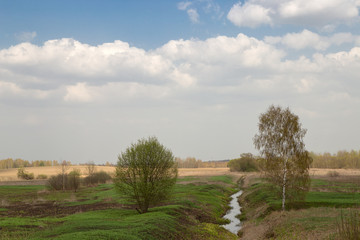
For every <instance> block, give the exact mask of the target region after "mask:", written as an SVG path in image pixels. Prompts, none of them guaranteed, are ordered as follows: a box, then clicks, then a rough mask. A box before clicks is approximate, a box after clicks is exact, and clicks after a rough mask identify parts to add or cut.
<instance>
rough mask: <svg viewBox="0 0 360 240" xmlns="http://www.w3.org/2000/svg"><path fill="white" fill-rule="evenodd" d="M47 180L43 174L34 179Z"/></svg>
mask: <svg viewBox="0 0 360 240" xmlns="http://www.w3.org/2000/svg"><path fill="white" fill-rule="evenodd" d="M47 178H48V176H47V175H45V174H39V175H38V176H37V177H36V179H47Z"/></svg>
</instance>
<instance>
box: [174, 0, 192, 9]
mask: <svg viewBox="0 0 360 240" xmlns="http://www.w3.org/2000/svg"><path fill="white" fill-rule="evenodd" d="M191 4H192V2H189V1H186V2H179V3H178V5H177V7H178V9H179V10H186V9H187V8H188V7H189V6H190V5H191Z"/></svg>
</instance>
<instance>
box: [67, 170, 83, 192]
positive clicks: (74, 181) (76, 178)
mask: <svg viewBox="0 0 360 240" xmlns="http://www.w3.org/2000/svg"><path fill="white" fill-rule="evenodd" d="M67 184H68V185H67V186H66V189H71V190H74V191H75V192H76V190H77V189H78V188H79V186H80V170H79V169H74V170H72V171H71V172H70V173H69V174H68V175H67Z"/></svg>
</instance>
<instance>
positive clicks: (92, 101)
mask: <svg viewBox="0 0 360 240" xmlns="http://www.w3.org/2000/svg"><path fill="white" fill-rule="evenodd" d="M358 43H359V36H357V35H353V34H350V33H337V34H333V35H320V34H317V33H313V32H311V31H309V30H303V31H301V32H295V33H288V34H285V35H284V36H280V37H279V36H267V37H264V39H257V38H253V37H249V36H247V35H244V34H239V35H237V36H235V37H227V36H218V37H214V38H208V39H206V40H197V39H190V40H183V39H179V40H172V41H169V42H168V43H166V44H164V45H163V46H161V47H159V48H157V49H154V50H149V51H146V50H144V49H141V48H137V47H133V46H130V45H129V44H128V43H126V42H123V41H114V42H111V43H104V44H101V45H97V46H92V45H88V44H86V43H82V42H79V41H77V40H75V39H69V38H64V39H55V40H49V41H46V42H44V44H43V45H41V46H38V45H35V44H31V43H21V44H17V45H15V46H12V47H10V48H7V49H2V50H1V51H0V106H1V108H0V113H1V114H2V116H4V117H3V118H2V119H1V120H0V128H1V129H2V131H11V130H12V131H14V129H12V128H11V127H9V126H12V127H13V128H16V126H22V125H24V124H25V125H26V124H27V125H29V124H30V125H31V126H32V127H31V128H29V129H26V131H28V132H29V135H31V136H34V135H36V136H37V137H38V138H42V139H48V138H50V137H51V136H52V137H51V138H53V137H54V136H57V137H56V139H59V144H64V142H66V143H65V147H66V148H69V149H71V148H73V146H75V145H76V143H77V142H80V141H83V140H81V139H77V138H76V137H73V138H71V140H68V142H69V143H67V140H66V139H69V135H70V136H72V135H73V134H74V136H75V135H76V136H82V137H84V138H86V139H87V140H86V141H88V142H87V146H93V147H94V149H96V145H97V144H100V145H101V142H100V140H101V139H107V138H109V136H113V135H114V134H115V135H119V137H120V136H123V141H124V142H123V144H128V143H129V141H130V140H129V138H131V140H136V139H137V138H139V137H144V136H146V135H147V134H148V135H157V136H160V138H161V139H166V141H167V142H169V143H170V145H171V146H174V147H173V149H174V151H175V154H177V155H180V156H182V157H186V156H187V155H193V156H195V153H197V154H198V153H199V151H200V154H199V155H196V156H197V157H200V158H203V159H204V160H210V159H219V158H220V159H221V158H223V157H224V156H225V157H226V156H229V157H236V156H237V154H238V153H239V152H242V151H249V150H248V149H252V143H251V138H252V136H253V134H254V133H255V131H256V121H257V116H258V114H259V113H260V112H262V111H264V110H265V109H266V108H267V106H268V105H270V104H281V105H283V106H290V107H291V108H292V109H293V110H294V112H295V113H297V114H299V115H300V119H302V120H303V121H304V126H305V127H307V128H309V133H310V135H309V144H310V150H312V149H311V146H313V147H314V148H315V149H314V150H317V149H320V150H323V149H324V150H326V148H327V149H328V148H329V147H330V146H331V147H334V145H335V144H338V146H339V147H338V148H336V150H338V149H339V148H341V147H342V146H343V145H341V144H344V148H345V147H346V146H348V147H350V148H351V147H352V146H353V145H354V144H356V141H353V140H352V139H354V138H355V135H356V134H358V132H356V131H354V129H355V128H357V124H358V120H359V119H360V110H359V107H358V106H360V97H359V96H360V82H359V79H360V72H359V70H358V69H360V46H359V45H358ZM344 44H346V45H347V46H348V45H350V47H348V49H347V50H341V51H332V52H325V50H328V49H332V47H334V46H335V47H336V46H343V45H344ZM300 49H308V51H310V52H311V53H310V54H307V55H303V54H302V53H301V52H300V53H299V54H295V55H294V54H293V52H292V51H294V50H295V51H299V50H300ZM290 52H292V53H291V54H290ZM74 112H76V114H73V113H74ZM10 116H11V118H10ZM14 116H18V117H16V118H14ZM14 119H17V120H14ZM329 119H331V121H329ZM344 121H345V122H344ZM339 124H341V125H343V126H344V127H343V128H341V129H339V128H337V127H338V125H339ZM344 124H345V125H344ZM25 125H24V126H25ZM27 125H26V126H27ZM36 126H37V127H38V128H36ZM60 126H62V127H60ZM65 128H66V129H68V132H66V134H65V133H64V132H62V131H60V130H59V131H58V130H57V129H65ZM36 129H37V131H40V133H35V132H32V131H35V130H36ZM114 129H115V130H114ZM24 131H25V130H24ZM114 131H115V132H114ZM117 133H118V134H117ZM91 134H94V136H96V137H92V135H91ZM104 134H105V135H104ZM312 134H313V135H312ZM332 134H334V136H335V135H336V136H337V139H341V136H344V137H347V140H341V143H339V142H336V143H334V145H332V144H331V143H329V141H328V139H329V138H331V136H332ZM239 135H242V136H243V138H242V140H239V138H238V136H239ZM352 135H354V136H353V137H354V138H353V137H352ZM9 136H10V133H9ZM129 136H131V137H129ZM187 136H188V141H186V142H184V141H183V140H181V139H187V138H186V137H187ZM339 136H340V137H339ZM204 137H205V138H207V139H213V141H210V142H209V141H208V142H206V143H205V142H202V141H201V139H203V138H204ZM54 138H55V137H54ZM225 138H227V139H231V140H230V142H231V143H229V141H225V142H226V144H225V142H224V141H223V140H221V139H225ZM94 139H99V140H97V141H96V140H94ZM60 140H62V141H60ZM92 141H94V142H92ZM117 141H119V139H113V141H110V142H117ZM29 142H32V141H31V139H24V143H23V144H26V143H29ZM107 142H109V141H108V140H107ZM70 143H71V144H70ZM4 144H5V145H6V143H4ZM67 144H68V145H67ZM222 144H223V145H222ZM339 144H340V145H341V146H340V145H339ZM20 145H21V144H20ZM30 145H31V144H30ZM345 145H346V146H345ZM79 146H80V145H79ZM171 146H170V147H171ZM239 146H243V149H241V147H239ZM31 147H33V148H35V149H36V148H37V147H38V148H39V150H40V147H39V146H32V145H31ZM48 147H49V150H48V151H52V152H54V149H52V148H51V146H48ZM106 148H111V149H109V150H108V151H109V152H111V154H112V155H115V156H116V154H117V153H118V151H119V149H118V148H117V146H115V145H111V144H109V146H107V147H106ZM216 149H218V150H216ZM219 149H222V150H221V151H220V150H219ZM15 150H16V151H19V150H18V149H11V148H9V149H7V150H6V151H8V152H5V154H6V153H8V154H9V155H10V154H11V153H12V151H14V152H15ZM234 151H236V152H234ZM80 152H81V151H80ZM184 152H186V154H187V155H184V156H183V155H182V154H184ZM58 154H59V155H61V153H58ZM111 154H109V156H110V155H111ZM95 155H96V154H95ZM112 155H111V156H112ZM65 156H66V155H65ZM77 157H79V159H83V158H84V157H83V156H81V154H79V156H77ZM97 157H100V156H97ZM44 158H46V157H44ZM109 158H110V157H108V158H107V160H108V159H109ZM86 160H89V159H85V160H84V161H86Z"/></svg>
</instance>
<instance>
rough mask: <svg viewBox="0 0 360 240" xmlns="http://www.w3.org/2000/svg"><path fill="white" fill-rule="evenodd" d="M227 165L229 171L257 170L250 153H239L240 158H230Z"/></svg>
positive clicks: (254, 160)
mask: <svg viewBox="0 0 360 240" xmlns="http://www.w3.org/2000/svg"><path fill="white" fill-rule="evenodd" d="M228 167H229V168H230V171H231V172H254V171H258V165H257V162H256V159H255V158H254V156H253V155H252V154H251V153H244V154H241V157H240V158H237V159H233V160H230V161H229V163H228Z"/></svg>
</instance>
